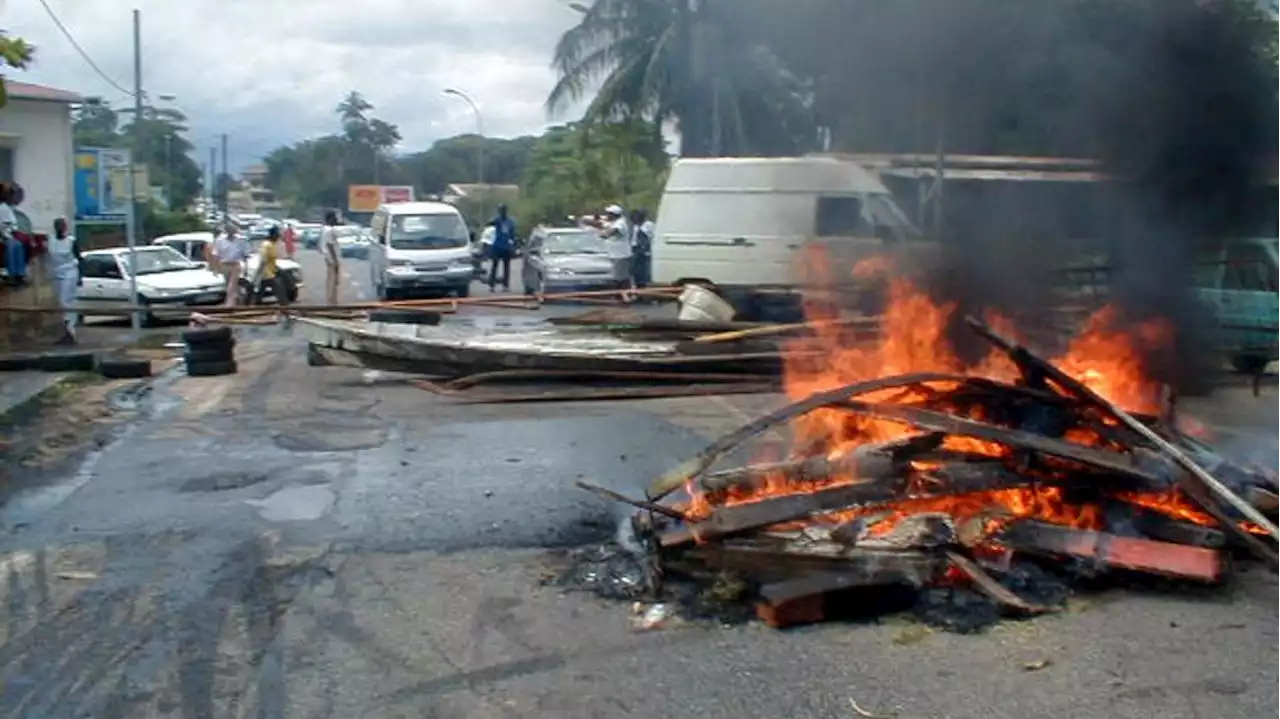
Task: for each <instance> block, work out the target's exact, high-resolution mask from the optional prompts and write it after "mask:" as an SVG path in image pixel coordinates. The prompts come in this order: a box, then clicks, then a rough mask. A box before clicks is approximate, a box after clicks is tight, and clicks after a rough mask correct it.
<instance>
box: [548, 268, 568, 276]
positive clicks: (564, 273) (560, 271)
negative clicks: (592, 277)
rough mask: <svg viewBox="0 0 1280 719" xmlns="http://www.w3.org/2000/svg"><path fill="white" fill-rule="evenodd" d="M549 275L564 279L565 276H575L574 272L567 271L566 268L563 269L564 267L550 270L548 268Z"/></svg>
mask: <svg viewBox="0 0 1280 719" xmlns="http://www.w3.org/2000/svg"><path fill="white" fill-rule="evenodd" d="M547 274H549V275H555V276H557V277H564V276H567V275H572V274H573V270H567V269H565V268H563V267H548V268H547Z"/></svg>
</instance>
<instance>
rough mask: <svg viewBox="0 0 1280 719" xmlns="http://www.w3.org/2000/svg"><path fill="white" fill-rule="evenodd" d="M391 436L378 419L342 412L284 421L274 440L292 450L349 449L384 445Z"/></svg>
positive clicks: (343, 450) (329, 450)
mask: <svg viewBox="0 0 1280 719" xmlns="http://www.w3.org/2000/svg"><path fill="white" fill-rule="evenodd" d="M387 436H388V431H387V428H386V427H385V426H384V425H383V423H382V422H381V421H379V420H377V419H373V418H371V417H360V416H352V415H347V416H341V415H340V416H329V417H314V418H308V419H301V420H297V421H293V422H288V423H284V426H283V427H280V428H279V429H277V430H276V431H275V432H274V433H273V434H272V437H271V439H272V441H274V442H275V444H276V446H277V447H279V448H281V449H284V450H288V451H290V452H348V451H352V450H358V449H374V448H376V447H381V446H382V445H383V444H384V443H386V441H387Z"/></svg>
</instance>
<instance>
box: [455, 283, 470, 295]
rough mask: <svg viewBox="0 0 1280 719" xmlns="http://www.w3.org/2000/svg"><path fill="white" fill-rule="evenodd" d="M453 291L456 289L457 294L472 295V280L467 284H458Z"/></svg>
mask: <svg viewBox="0 0 1280 719" xmlns="http://www.w3.org/2000/svg"><path fill="white" fill-rule="evenodd" d="M453 291H454V293H455V294H457V295H458V296H459V297H470V296H471V283H470V282H468V283H467V284H465V285H458V286H457V287H456V288H454V290H453Z"/></svg>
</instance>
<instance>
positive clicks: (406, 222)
mask: <svg viewBox="0 0 1280 719" xmlns="http://www.w3.org/2000/svg"><path fill="white" fill-rule="evenodd" d="M389 239H390V245H391V249H393V250H449V249H454V248H458V247H466V246H467V244H468V242H469V239H470V238H469V236H468V235H467V224H466V223H465V222H463V221H462V218H461V217H459V216H457V215H396V216H395V217H393V218H392V219H391V235H390V238H389Z"/></svg>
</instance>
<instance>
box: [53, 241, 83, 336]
mask: <svg viewBox="0 0 1280 719" xmlns="http://www.w3.org/2000/svg"><path fill="white" fill-rule="evenodd" d="M48 253H49V274H50V275H52V277H53V289H54V292H55V293H56V294H57V297H58V306H59V307H61V308H62V336H61V337H59V338H58V341H57V343H58V344H60V345H73V344H75V343H76V325H77V324H78V322H79V316H78V315H77V314H76V312H75V310H73V309H72V308H73V307H75V305H76V294H77V292H78V288H79V287H80V243H79V242H78V241H77V240H76V238H75V235H72V234H71V233H70V232H68V231H67V221H66V220H65V219H64V218H61V217H59V218H58V219H56V220H54V221H53V238H52V239H50V240H49V245H48Z"/></svg>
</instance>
